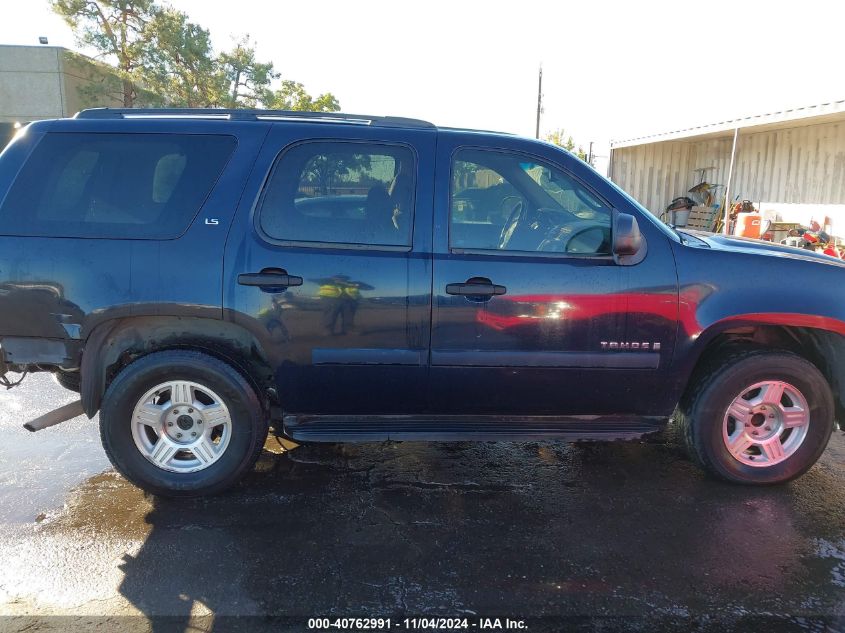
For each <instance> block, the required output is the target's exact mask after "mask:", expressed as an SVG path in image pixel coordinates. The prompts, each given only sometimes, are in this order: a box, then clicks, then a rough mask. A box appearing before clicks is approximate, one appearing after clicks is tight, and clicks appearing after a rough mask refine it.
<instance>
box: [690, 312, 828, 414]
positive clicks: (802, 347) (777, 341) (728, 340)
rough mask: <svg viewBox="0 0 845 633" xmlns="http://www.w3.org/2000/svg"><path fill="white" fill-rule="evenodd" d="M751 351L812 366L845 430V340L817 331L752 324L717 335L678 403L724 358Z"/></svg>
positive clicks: (706, 348) (693, 372)
mask: <svg viewBox="0 0 845 633" xmlns="http://www.w3.org/2000/svg"><path fill="white" fill-rule="evenodd" d="M755 350H771V351H787V352H791V353H793V354H796V355H797V356H801V357H802V358H804V359H805V360H807V361H809V362H811V363H812V364H813V365H815V366H816V367H817V368H818V369H819V371H821V373H822V375H824V377H825V378H826V379H827V381H828V384H829V385H830V387H831V391H832V392H833V398H834V402H835V405H836V419H837V421H838V422H839V425H840V428H842V429H843V430H845V337H843V336H842V335H840V334H837V333H836V332H830V331H827V330H820V329H817V328H808V327H793V326H784V325H753V326H743V327H737V328H732V329H729V330H726V331H724V332H721V333H720V334H718V335H717V336H715V337H714V338H713V339H712V340H710V341H709V342H708V343H707V346H706V347H705V348H704V351H703V352H702V353H701V355H700V356H699V358H698V361H697V362H696V365H695V367H694V369H693V371H692V374H691V375H690V379H689V381H688V382H687V386H686V389H685V391H684V395H683V396H682V398H681V402H682V403H684V402H685V401H686V399H687V396H688V395H689V393H690V392H691V390H692V389H693V388H694V386H695V385H696V383H697V381H698V380H700V378H701V377H702V376H703V375H704V374H706V373H707V372H708V371H709V370H711V369H712V368H713V366H714V365H715V364H717V363H718V362H719V361H720V359H722V358H723V357H724V356H725V355H727V354H732V353H735V352H741V351H755Z"/></svg>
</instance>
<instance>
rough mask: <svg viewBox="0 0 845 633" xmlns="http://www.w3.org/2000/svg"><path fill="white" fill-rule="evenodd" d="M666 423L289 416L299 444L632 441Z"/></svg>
mask: <svg viewBox="0 0 845 633" xmlns="http://www.w3.org/2000/svg"><path fill="white" fill-rule="evenodd" d="M667 421H668V418H654V417H632V416H566V417H559V416H534V417H528V416H514V417H503V416H474V415H472V416H407V415H403V416H378V415H346V416H343V415H286V416H284V432H285V435H287V436H288V437H290V438H291V439H293V440H295V441H297V442H382V441H385V440H397V441H427V442H459V441H491V440H498V441H511V442H513V441H530V440H545V439H558V440H567V441H579V440H634V439H637V438H639V437H642V436H643V435H646V434H648V433H654V432H656V431H659V430H660V429H662V428H663V426H664V425H665V424H666V422H667Z"/></svg>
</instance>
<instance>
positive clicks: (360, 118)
mask: <svg viewBox="0 0 845 633" xmlns="http://www.w3.org/2000/svg"><path fill="white" fill-rule="evenodd" d="M73 118H75V119H158V118H160V119H180V118H185V119H208V120H224V121H301V122H309V123H350V124H353V125H373V126H377V127H413V128H433V127H435V126H434V124H433V123H429V122H428V121H421V120H420V119H406V118H404V117H394V116H369V115H360V114H344V113H342V112H298V111H296V112H295V111H292V110H247V109H244V110H230V109H223V108H89V109H87V110H81V111H80V112H77V113H76V115H74V117H73Z"/></svg>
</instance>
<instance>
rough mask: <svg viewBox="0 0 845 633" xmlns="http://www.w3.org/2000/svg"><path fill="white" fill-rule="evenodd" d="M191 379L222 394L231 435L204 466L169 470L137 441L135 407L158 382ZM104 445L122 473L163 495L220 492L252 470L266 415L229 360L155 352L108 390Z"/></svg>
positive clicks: (103, 419) (183, 352) (103, 417)
mask: <svg viewBox="0 0 845 633" xmlns="http://www.w3.org/2000/svg"><path fill="white" fill-rule="evenodd" d="M180 379H181V380H190V381H193V382H196V383H199V384H200V385H204V386H207V387H208V388H210V389H211V390H213V391H214V392H215V393H216V394H218V395H219V396H220V398H222V400H223V401H224V403H225V405H226V406H227V407H228V409H229V413H230V418H231V426H232V430H231V439H230V440H229V444H228V446H227V448H226V450H225V452H224V453H223V454H222V455H221V456H220V458H219V459H218V460H217V461H216V462H214V463H213V464H211V465H210V466H209V467H207V468H205V469H204V470H200V471H197V472H191V473H177V472H169V471H167V470H164V469H162V468H159V467H158V466H156V465H155V464H153V463H152V462H150V461H149V460H148V459H147V458H146V457H145V456H144V455H143V454H142V453H141V451H140V450H139V449H138V447H137V446H136V445H135V441H134V440H133V437H132V428H131V419H132V413H133V410H134V408H135V405H136V404H137V403H138V401H139V400H140V399H141V397H142V396H143V395H144V394H145V393H146V392H147V391H148V390H149V389H152V388H154V387H155V386H156V385H158V384H160V383H162V382H166V381H169V380H180ZM100 436H101V439H102V442H103V448H104V449H105V451H106V454H107V455H108V457H109V459H110V460H111V463H112V464H113V465H114V467H115V469H117V471H118V472H120V474H122V475H123V476H124V477H125V478H126V479H128V480H129V481H131V482H132V483H133V484H135V485H136V486H138V487H139V488H142V489H144V490H146V491H147V492H150V493H152V494H154V495H159V496H162V497H195V496H201V495H210V494H216V493H219V492H221V491H223V490H225V489H227V488H229V487H231V486H232V485H234V484H235V483H236V482H237V481H238V480H240V479H241V477H243V476H244V475H245V474H246V473H247V472H249V471H250V470H252V468H253V466H254V465H255V461H256V460H257V459H258V456H259V454H260V452H261V449H262V447H263V446H264V441H265V440H266V438H267V418H266V415H265V413H264V411H263V409H262V407H261V404H260V402H259V400H258V397H257V396H256V394H255V391H254V390H253V388H252V387H251V386H250V384H249V383H248V382H247V380H246V379H245V378H244V377H243V376H242V375H241V374H240V373H239V372H237V371H236V370H235V369H233V368H232V367H231V366H229V365H227V364H226V363H224V362H222V361H220V360H218V359H216V358H214V357H212V356H208V355H206V354H202V353H200V352H194V351H186V350H171V351H163V352H156V353H153V354H149V355H148V356H144V357H142V358H140V359H138V360H137V361H135V362H133V363H131V364H130V365H128V366H127V367H125V368H124V369H123V370H122V371H121V372H120V373H119V374H118V375H117V377H115V379H114V380H113V381H112V383H111V384H110V385H109V387H108V389H107V390H106V394H105V396H104V397H103V404H102V408H101V410H100Z"/></svg>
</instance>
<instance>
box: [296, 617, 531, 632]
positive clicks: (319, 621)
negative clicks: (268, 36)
mask: <svg viewBox="0 0 845 633" xmlns="http://www.w3.org/2000/svg"><path fill="white" fill-rule="evenodd" d="M308 628H309V629H310V630H318V631H319V630H332V629H338V630H347V631H364V630H376V631H377V630H390V629H411V630H433V631H438V630H460V629H464V630H468V629H479V630H525V629H527V628H528V627H527V625H526V623H525V621H524V620H512V619H510V618H478V619H477V620H470V619H469V618H404V619H401V620H394V619H391V618H333V619H330V618H310V619H309V620H308Z"/></svg>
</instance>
